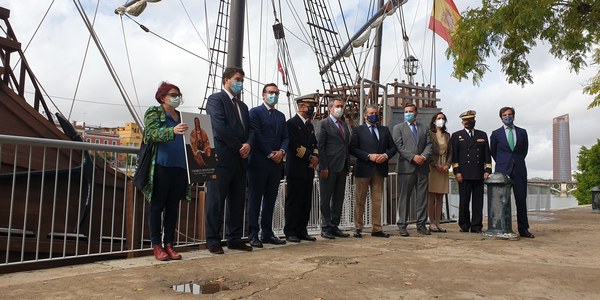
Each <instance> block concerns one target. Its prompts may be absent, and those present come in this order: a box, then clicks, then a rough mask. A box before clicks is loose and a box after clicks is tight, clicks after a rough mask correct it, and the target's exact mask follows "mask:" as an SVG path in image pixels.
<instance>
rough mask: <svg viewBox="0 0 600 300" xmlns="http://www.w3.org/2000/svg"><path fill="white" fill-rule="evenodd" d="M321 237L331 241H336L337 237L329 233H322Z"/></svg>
mask: <svg viewBox="0 0 600 300" xmlns="http://www.w3.org/2000/svg"><path fill="white" fill-rule="evenodd" d="M321 237H323V238H326V239H330V240H333V239H335V235H333V234H332V233H331V232H329V231H321Z"/></svg>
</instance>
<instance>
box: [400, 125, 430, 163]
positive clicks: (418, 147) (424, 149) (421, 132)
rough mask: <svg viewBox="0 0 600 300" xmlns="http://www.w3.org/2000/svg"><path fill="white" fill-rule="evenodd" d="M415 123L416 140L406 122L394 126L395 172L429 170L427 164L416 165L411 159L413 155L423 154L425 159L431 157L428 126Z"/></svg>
mask: <svg viewBox="0 0 600 300" xmlns="http://www.w3.org/2000/svg"><path fill="white" fill-rule="evenodd" d="M416 124H417V141H415V139H414V138H413V135H412V130H411V128H410V126H409V125H408V124H407V123H406V122H402V123H399V124H396V126H394V132H393V137H394V143H395V144H396V148H398V164H397V165H396V172H397V173H413V172H414V171H419V172H423V173H428V172H429V164H427V163H424V164H422V165H417V164H416V163H415V162H414V161H413V157H414V156H415V155H423V156H425V159H426V160H429V158H430V157H431V140H430V139H429V127H428V126H425V125H423V124H421V123H418V122H417V123H416Z"/></svg>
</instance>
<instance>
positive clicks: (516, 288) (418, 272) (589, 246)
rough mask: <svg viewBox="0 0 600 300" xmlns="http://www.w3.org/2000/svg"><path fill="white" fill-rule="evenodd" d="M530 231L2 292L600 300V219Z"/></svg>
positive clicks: (269, 257) (20, 277)
mask: <svg viewBox="0 0 600 300" xmlns="http://www.w3.org/2000/svg"><path fill="white" fill-rule="evenodd" d="M513 223H514V222H513ZM530 223H531V231H532V232H533V233H534V234H535V235H536V238H535V239H520V240H500V239H493V238H485V237H483V236H482V235H479V234H473V233H460V232H458V226H457V225H456V224H447V225H446V228H447V229H448V232H447V233H433V234H432V235H431V236H421V235H419V234H418V233H417V232H416V230H415V229H414V227H413V228H409V232H410V234H411V236H410V237H408V238H403V237H400V236H399V235H398V230H397V229H396V228H394V227H388V228H386V230H387V231H388V232H390V233H392V234H393V235H392V237H390V238H389V239H385V238H375V237H371V236H370V235H366V236H365V237H364V238H362V239H357V238H352V237H350V238H346V239H341V238H338V239H335V240H323V239H321V238H319V239H318V240H317V242H302V243H300V244H293V245H290V244H288V245H285V246H273V245H266V247H265V248H264V249H258V250H255V251H252V252H240V251H234V250H227V249H225V251H226V252H225V255H213V254H210V253H208V252H207V251H206V250H191V251H185V252H182V255H183V257H184V259H183V260H181V261H170V262H158V261H156V260H154V258H153V257H151V256H145V257H139V258H133V259H120V260H112V261H103V262H97V263H90V264H84V265H77V266H70V267H60V268H54V269H47V270H36V271H28V272H17V273H11V274H4V275H0V291H2V298H4V299H107V298H113V299H114V298H120V299H142V298H143V299H172V298H178V299H181V298H190V299H198V298H199V297H200V298H211V299H212V298H219V299H234V298H235V299H239V298H250V299H286V298H287V299H431V298H440V299H465V298H466V299H473V298H486V299H507V298H508V299H529V298H538V299H539V298H552V299H599V298H600V284H598V279H599V278H600V234H599V232H600V214H598V213H594V212H592V209H591V207H590V206H589V205H588V206H580V207H576V208H568V209H563V210H557V211H550V212H540V213H530ZM174 285H180V286H179V288H180V289H181V290H185V289H186V288H187V289H189V290H190V291H196V292H198V291H199V288H200V287H202V288H203V292H204V294H203V295H193V294H191V293H185V292H177V291H175V290H173V286H174ZM213 292H215V293H213ZM209 293H210V294H209Z"/></svg>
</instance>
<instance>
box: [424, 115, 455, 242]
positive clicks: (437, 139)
mask: <svg viewBox="0 0 600 300" xmlns="http://www.w3.org/2000/svg"><path fill="white" fill-rule="evenodd" d="M446 121H447V119H446V115H444V114H443V113H441V112H440V113H438V114H436V115H434V116H433V118H431V123H430V125H429V129H430V130H429V135H430V139H431V146H432V147H431V159H430V162H429V169H430V172H429V203H428V214H429V230H430V231H432V232H446V229H444V228H442V227H441V226H440V219H441V216H442V203H443V202H442V200H443V196H444V194H447V193H448V188H449V172H448V170H449V168H450V165H451V161H452V147H451V145H450V134H449V133H448V131H447V130H446Z"/></svg>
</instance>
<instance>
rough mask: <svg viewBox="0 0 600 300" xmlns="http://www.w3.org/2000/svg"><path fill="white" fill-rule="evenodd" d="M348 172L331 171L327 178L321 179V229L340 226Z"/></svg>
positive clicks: (329, 229) (328, 229)
mask: <svg viewBox="0 0 600 300" xmlns="http://www.w3.org/2000/svg"><path fill="white" fill-rule="evenodd" d="M346 175H347V174H346V172H345V171H342V172H329V176H327V178H322V177H321V178H320V179H319V190H320V195H321V230H323V231H331V230H333V229H334V228H338V226H339V225H340V219H341V217H342V207H343V205H344V194H345V192H346Z"/></svg>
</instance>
